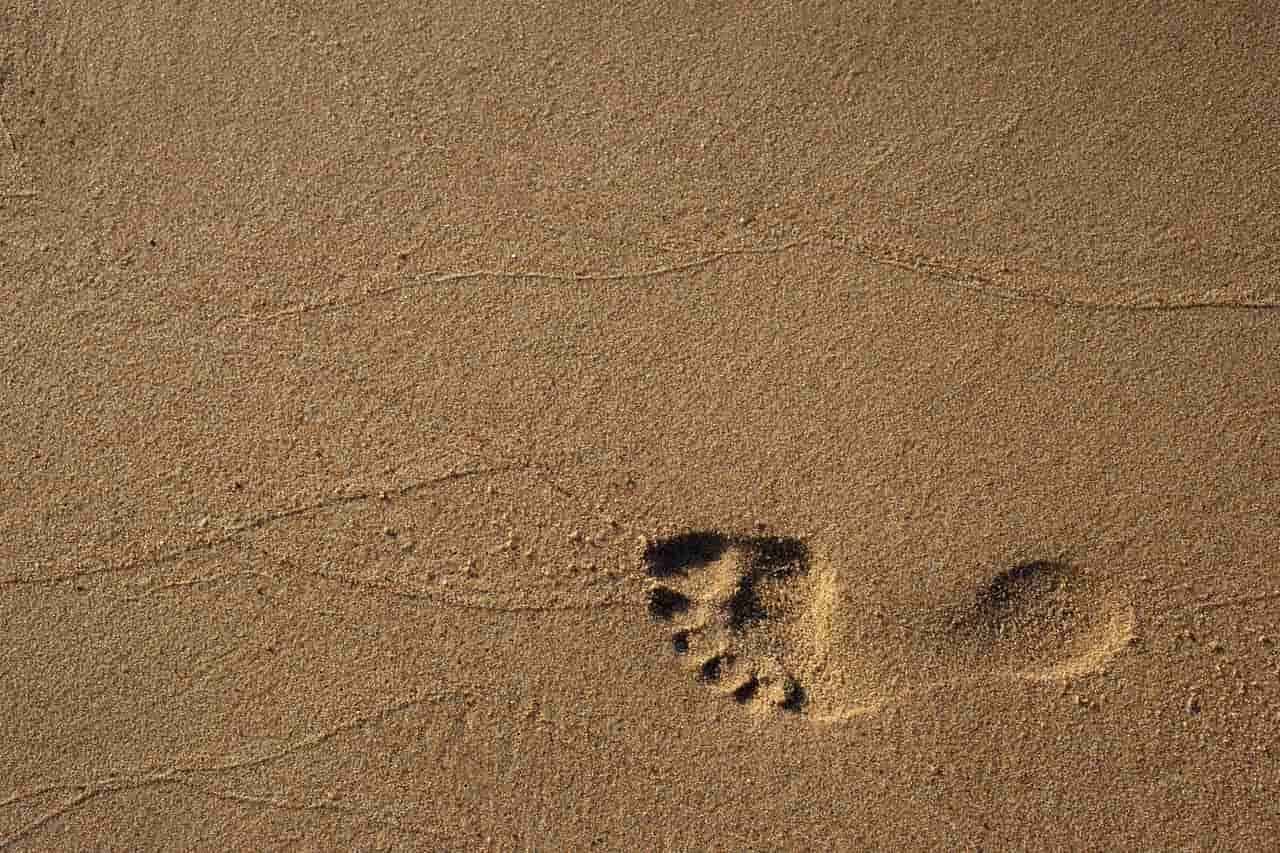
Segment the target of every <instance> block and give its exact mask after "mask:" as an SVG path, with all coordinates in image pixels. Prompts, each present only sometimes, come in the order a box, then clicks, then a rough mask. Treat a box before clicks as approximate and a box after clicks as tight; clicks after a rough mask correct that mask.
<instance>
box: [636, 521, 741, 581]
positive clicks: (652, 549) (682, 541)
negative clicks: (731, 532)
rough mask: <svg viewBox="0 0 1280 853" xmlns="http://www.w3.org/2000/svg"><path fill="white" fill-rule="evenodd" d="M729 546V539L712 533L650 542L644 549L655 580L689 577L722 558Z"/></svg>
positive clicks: (689, 534) (707, 532)
mask: <svg viewBox="0 0 1280 853" xmlns="http://www.w3.org/2000/svg"><path fill="white" fill-rule="evenodd" d="M729 544H730V542H729V539H728V537H726V536H723V535H721V534H719V533H715V532H713V531H706V530H700V531H696V532H693V533H682V534H681V535H679V536H673V537H672V538H670V539H662V540H659V541H657V542H652V543H650V544H649V545H648V546H647V547H646V548H645V549H644V563H645V567H646V568H647V570H648V572H649V575H650V576H652V577H655V578H665V577H671V576H673V575H687V574H689V570H690V569H697V568H701V567H703V566H706V565H708V564H710V563H713V562H715V561H716V560H718V559H720V557H721V556H722V555H723V554H724V552H725V551H726V550H727V549H728V547H729Z"/></svg>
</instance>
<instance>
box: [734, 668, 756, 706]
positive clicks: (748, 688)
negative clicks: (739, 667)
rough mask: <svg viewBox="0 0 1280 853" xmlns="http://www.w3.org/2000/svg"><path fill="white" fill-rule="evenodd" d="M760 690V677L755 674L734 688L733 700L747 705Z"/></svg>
mask: <svg viewBox="0 0 1280 853" xmlns="http://www.w3.org/2000/svg"><path fill="white" fill-rule="evenodd" d="M759 692H760V679H758V678H756V677H755V676H754V675H753V676H751V677H750V678H748V679H747V680H746V681H745V682H743V683H742V684H740V685H738V686H737V687H735V688H734V689H733V701H735V702H737V703H738V704H739V705H745V704H747V703H748V702H750V701H751V700H752V699H754V698H756V694H757V693H759Z"/></svg>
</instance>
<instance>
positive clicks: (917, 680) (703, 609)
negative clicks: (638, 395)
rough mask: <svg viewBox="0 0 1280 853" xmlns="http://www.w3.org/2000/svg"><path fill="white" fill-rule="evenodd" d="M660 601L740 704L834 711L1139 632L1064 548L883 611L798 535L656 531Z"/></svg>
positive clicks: (837, 715)
mask: <svg viewBox="0 0 1280 853" xmlns="http://www.w3.org/2000/svg"><path fill="white" fill-rule="evenodd" d="M642 559H643V562H644V566H645V571H646V573H647V574H648V575H649V577H650V578H651V579H652V580H651V584H650V588H649V612H650V614H651V615H652V616H653V617H654V619H656V620H658V621H660V622H662V623H664V624H665V625H667V626H668V628H669V637H670V642H671V649H672V651H673V653H674V654H675V655H676V656H677V658H678V659H680V660H681V661H682V662H683V663H684V665H685V667H686V668H687V669H688V670H689V671H690V672H691V673H693V674H695V675H696V677H698V678H699V679H701V680H702V681H704V682H706V683H707V684H708V685H710V686H712V687H714V688H715V689H716V690H717V691H719V692H720V693H722V694H723V695H725V696H728V697H731V698H732V699H733V700H734V701H735V702H738V703H739V704H742V705H745V706H749V707H752V708H755V709H759V710H762V711H767V710H770V709H778V710H782V711H786V712H792V713H804V714H807V715H811V716H813V717H815V718H817V719H824V720H836V719H844V718H848V717H851V716H857V715H859V714H864V713H868V712H870V711H874V710H876V709H878V708H879V707H881V706H883V705H884V704H885V703H886V702H889V701H891V700H893V699H895V698H899V697H901V696H903V695H905V694H907V693H910V692H911V691H913V690H917V689H920V688H924V687H928V686H930V685H936V684H940V683H950V682H959V681H968V680H975V679H984V678H1016V679H1027V680H1033V681H1052V680H1062V679H1067V678H1072V677H1077V676H1080V675H1084V674H1087V673H1089V672H1093V671H1096V670H1097V669H1099V668H1100V667H1102V666H1103V665H1105V664H1106V662H1107V661H1108V660H1110V659H1111V658H1112V657H1114V656H1115V655H1116V654H1117V653H1118V652H1119V651H1120V650H1121V649H1123V648H1124V647H1125V645H1126V644H1127V643H1128V641H1129V638H1130V637H1131V636H1132V635H1133V609H1132V607H1131V606H1130V605H1129V604H1128V602H1127V601H1125V600H1124V599H1123V597H1122V596H1119V595H1118V594H1116V593H1114V592H1113V591H1110V590H1108V589H1106V588H1105V586H1104V585H1103V584H1102V582H1101V581H1100V580H1098V579H1097V578H1093V577H1091V576H1089V575H1087V574H1086V573H1084V572H1081V571H1079V570H1077V569H1075V568H1074V567H1072V566H1071V565H1069V564H1067V563H1065V562H1060V561H1054V560H1044V561H1035V562H1027V563H1021V564H1018V565H1015V566H1013V567H1011V568H1008V569H1006V570H1004V571H1001V572H998V573H997V574H996V575H995V576H994V577H992V578H991V579H990V580H989V581H987V582H986V583H984V584H982V585H981V586H980V587H979V588H978V589H977V590H975V591H974V593H973V594H972V596H971V597H968V598H966V599H965V600H963V601H959V602H956V603H955V604H954V605H949V606H946V607H942V608H934V609H929V610H921V611H920V612H916V613H904V614H898V616H897V617H893V616H886V615H885V614H884V613H882V612H881V611H880V610H878V609H876V608H869V607H866V606H865V605H863V606H860V605H859V603H858V602H855V601H854V600H852V599H850V598H848V597H847V596H846V595H845V594H844V593H842V591H841V590H840V588H839V587H838V585H837V582H836V575H835V572H834V571H832V569H831V568H830V567H828V566H824V565H821V564H820V563H818V562H817V561H815V559H814V558H813V556H812V555H811V554H810V551H809V549H808V548H807V547H806V546H805V545H804V543H803V542H801V541H800V540H798V539H792V538H787V537H781V536H734V535H728V534H723V533H719V532H715V531H692V532H685V533H681V534H678V535H676V536H672V537H669V538H665V539H661V540H658V541H655V542H651V543H649V544H648V545H647V546H646V548H645V550H644V554H643V557H642Z"/></svg>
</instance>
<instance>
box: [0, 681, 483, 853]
mask: <svg viewBox="0 0 1280 853" xmlns="http://www.w3.org/2000/svg"><path fill="white" fill-rule="evenodd" d="M470 698H471V697H470V696H469V695H468V694H465V693H462V692H460V691H433V692H431V693H420V694H417V695H414V696H410V697H408V698H405V699H401V700H399V701H397V702H394V703H392V704H390V705H384V706H382V707H380V708H377V709H375V710H373V711H368V712H366V713H363V714H359V715H357V716H355V717H353V718H351V719H349V720H347V721H345V722H342V723H339V724H338V725H337V726H334V727H333V728H330V729H326V730H324V731H322V732H318V733H316V734H313V735H309V736H307V737H304V738H300V739H299V740H296V741H294V742H293V743H291V744H288V745H286V746H284V747H281V748H279V749H276V750H273V751H271V752H266V753H263V754H260V755H254V756H249V757H244V758H224V759H222V760H215V761H213V762H200V761H197V760H193V759H187V760H186V761H182V760H175V761H174V762H173V763H172V764H169V765H167V766H162V767H154V768H150V769H146V770H141V771H136V772H129V771H125V772H120V773H111V772H108V773H106V774H103V775H101V776H99V777H98V778H95V779H88V780H82V781H68V782H53V783H49V784H46V785H41V786H37V787H34V788H28V789H25V790H19V791H15V792H13V793H12V794H10V795H9V796H8V797H6V798H5V799H3V800H0V808H4V807H6V806H11V805H17V804H19V803H23V802H26V801H29V800H32V799H35V798H37V797H41V796H44V795H46V794H52V793H58V792H77V793H75V795H74V796H72V797H71V798H70V799H68V800H66V801H65V802H63V803H62V804H61V805H60V806H58V807H56V808H54V809H51V810H49V811H47V812H45V813H43V814H41V815H38V816H37V817H36V818H34V819H32V820H31V821H28V822H27V823H26V824H25V825H23V826H22V827H19V828H18V829H17V830H15V831H14V832H13V833H12V834H10V835H8V836H7V837H5V838H0V850H3V849H5V848H8V847H11V846H13V845H14V844H15V843H16V842H18V841H21V840H22V839H23V838H26V837H29V836H30V835H32V834H33V833H35V832H37V831H39V830H40V829H41V828H42V827H44V826H47V825H48V824H49V823H51V822H52V821H54V820H57V819H58V818H61V817H65V816H67V815H69V814H71V813H72V812H74V811H75V810H76V809H78V808H79V807H80V806H82V805H84V804H85V803H87V802H89V801H90V800H92V799H94V798H96V797H100V796H103V795H105V794H111V793H118V792H121V791H132V790H139V789H143V788H151V787H157V786H161V785H180V786H183V787H186V788H190V789H193V790H196V791H200V792H202V793H205V794H207V795H209V796H213V797H217V798H218V799H225V800H232V801H237V802H241V803H248V804H254V805H261V806H266V807H269V808H278V809H287V810H290V811H333V812H338V813H342V814H345V815H348V816H352V817H360V818H362V819H364V820H367V821H369V822H370V823H374V824H377V825H379V826H384V827H387V828H390V829H395V830H397V831H400V832H405V833H411V834H419V835H420V834H427V833H429V830H425V829H423V828H420V827H414V826H409V825H407V824H404V823H402V822H400V821H397V820H394V819H392V818H388V817H386V816H383V815H377V814H371V813H369V812H366V811H364V810H361V809H355V808H351V807H347V806H342V805H341V804H338V803H332V802H329V801H326V800H316V801H310V802H304V803H293V802H289V801H287V800H278V799H273V798H268V797H259V796H254V795H252V794H242V793H240V792H237V791H228V790H223V789H219V788H210V787H207V786H204V785H200V784H198V783H196V782H194V781H193V780H192V779H191V777H193V776H200V775H218V774H225V773H231V772H234V771H237V770H246V769H249V768H253V767H261V766H264V765H267V764H271V763H273V762H276V761H279V760H281V759H284V758H287V757H289V756H292V755H298V754H301V753H304V752H308V751H310V750H313V749H315V748H317V747H319V746H320V745H322V744H324V743H325V742H326V741H329V740H332V739H333V738H334V737H337V736H338V735H341V734H345V733H347V732H353V731H357V730H359V729H362V728H364V727H365V726H367V725H369V724H371V723H380V722H382V721H383V720H385V719H386V718H387V717H390V716H391V715H392V714H395V713H397V712H400V711H405V710H407V709H409V708H412V707H415V706H418V705H423V704H428V703H434V704H443V703H446V702H458V701H462V702H466V701H468V700H469V699H470Z"/></svg>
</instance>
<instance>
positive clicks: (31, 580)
mask: <svg viewBox="0 0 1280 853" xmlns="http://www.w3.org/2000/svg"><path fill="white" fill-rule="evenodd" d="M531 467H533V466H532V463H509V464H502V465H492V466H487V467H481V468H467V469H463V470H460V471H450V472H448V473H445V474H441V475H439V476H436V477H431V478H428V479H426V480H419V481H416V482H413V483H408V484H406V485H403V486H399V487H397V488H392V489H386V490H384V491H385V492H386V493H387V494H388V495H391V496H394V497H407V496H410V495H413V494H415V493H417V492H420V491H422V490H423V489H427V488H430V487H432V486H438V485H441V484H443V483H448V482H454V481H457V480H464V479H468V478H472V477H481V476H490V475H494V474H501V473H505V472H508V471H524V470H528V469H529V468H531ZM375 499H381V494H380V493H379V492H374V491H359V492H353V493H351V494H346V495H341V496H338V497H333V498H328V499H326V500H322V501H316V502H314V503H310V504H307V505H305V506H300V507H294V508H292V509H286V510H274V511H270V512H267V513H263V514H262V515H259V516H257V517H256V518H252V519H250V520H249V521H246V522H244V523H242V524H239V525H236V526H235V527H233V528H232V529H231V530H230V532H228V533H227V534H226V535H225V536H221V537H218V538H215V539H205V540H199V541H197V542H194V543H192V544H190V545H187V546H184V547H182V548H177V549H173V550H170V551H166V552H164V553H161V554H158V555H153V556H150V557H144V558H140V559H137V560H130V561H128V562H125V563H121V564H117V565H113V566H100V567H97V568H92V569H81V570H78V571H72V572H62V573H59V574H54V575H45V576H24V575H9V576H7V577H4V578H2V579H0V584H3V585H5V586H55V585H57V584H62V583H69V582H71V581H76V580H81V579H83V578H88V577H96V576H99V575H106V574H121V573H126V572H134V571H139V570H141V569H147V568H154V567H157V566H163V565H168V564H171V563H174V562H177V561H178V560H181V559H182V558H183V557H187V556H190V555H192V554H199V553H203V552H206V551H212V550H214V549H216V548H218V547H220V546H222V545H225V544H227V543H229V542H234V541H238V540H239V538H240V537H241V536H242V535H243V534H245V533H251V532H254V531H257V530H263V529H266V528H268V527H271V526H273V525H275V524H277V523H279V522H281V521H287V520H289V519H293V518H304V517H308V516H311V515H316V514H318V513H321V512H324V511H325V510H329V509H334V508H336V507H343V506H350V505H353V504H359V503H365V502H368V501H370V500H375Z"/></svg>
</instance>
